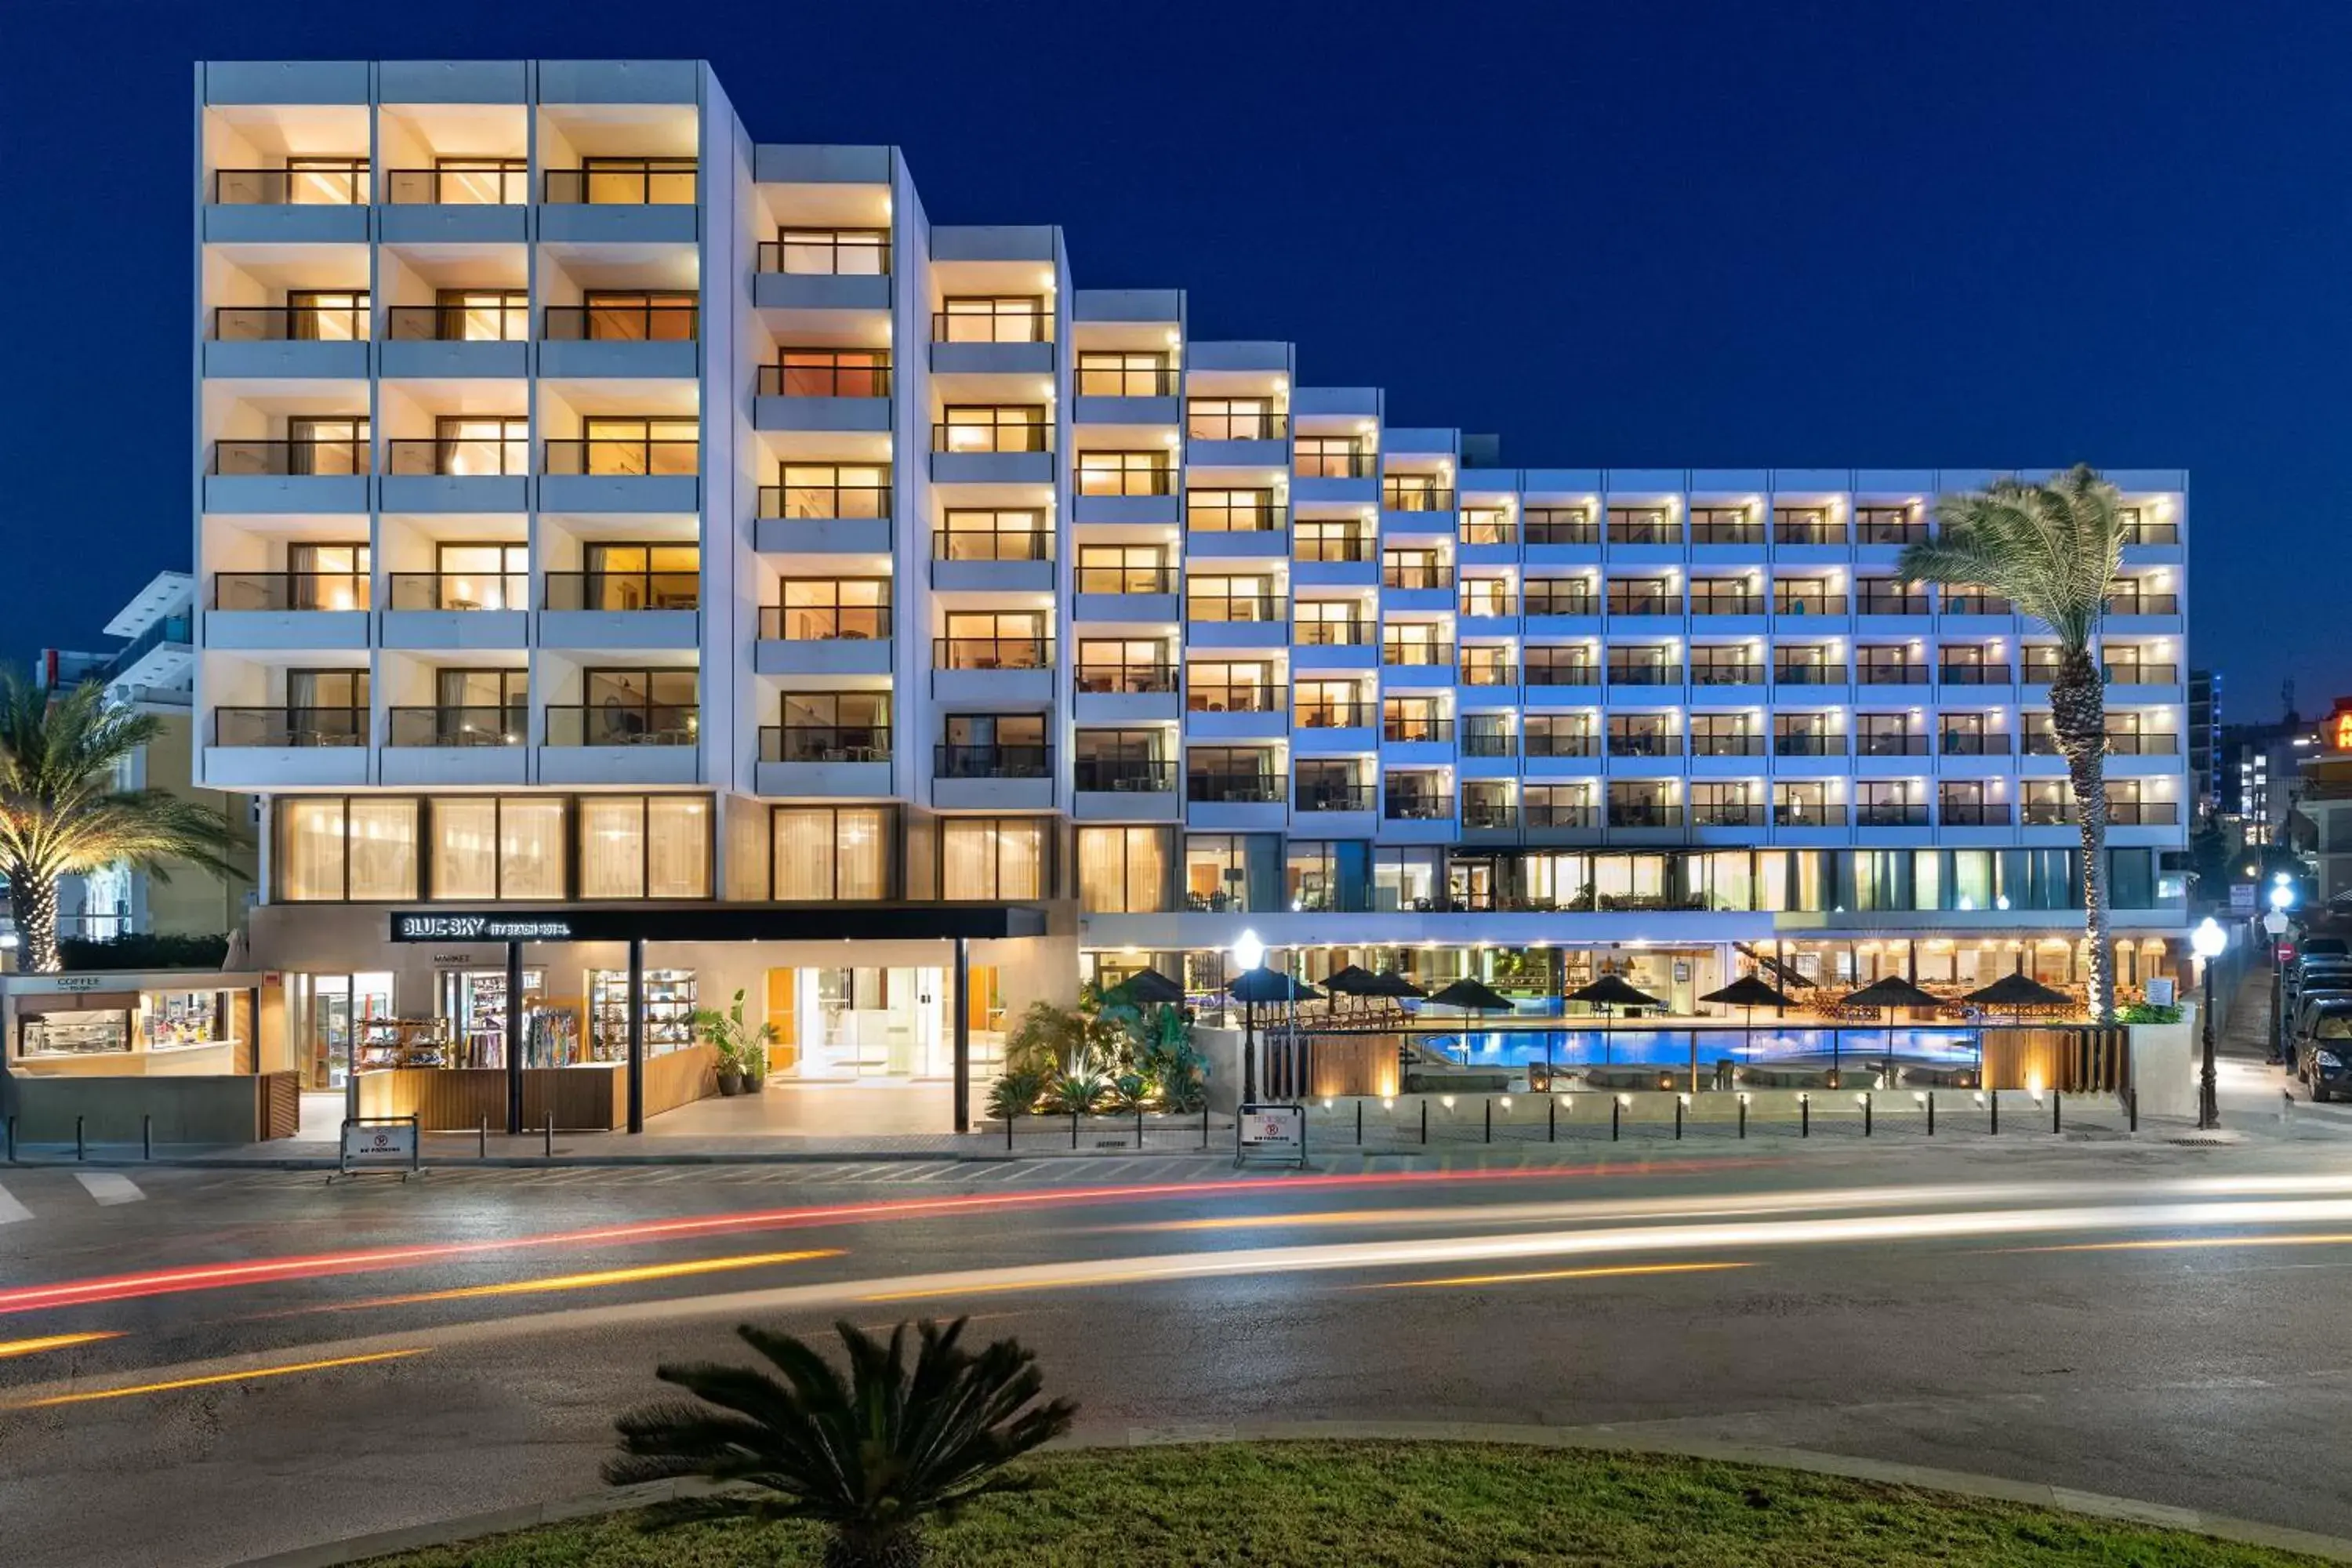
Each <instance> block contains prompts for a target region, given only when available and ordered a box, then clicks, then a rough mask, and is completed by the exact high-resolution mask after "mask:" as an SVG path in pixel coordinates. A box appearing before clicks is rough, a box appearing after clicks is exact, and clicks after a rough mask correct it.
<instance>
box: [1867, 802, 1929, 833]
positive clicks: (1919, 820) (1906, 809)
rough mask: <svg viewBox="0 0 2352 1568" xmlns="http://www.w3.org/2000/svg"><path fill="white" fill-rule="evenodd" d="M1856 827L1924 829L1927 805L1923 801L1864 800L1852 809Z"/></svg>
mask: <svg viewBox="0 0 2352 1568" xmlns="http://www.w3.org/2000/svg"><path fill="white" fill-rule="evenodd" d="M1853 825H1854V826H1856V827H1925V826H1927V802H1926V801H1924V800H1906V801H1884V800H1882V801H1871V800H1865V801H1864V802H1862V803H1861V804H1860V805H1856V806H1855V807H1854V808H1853Z"/></svg>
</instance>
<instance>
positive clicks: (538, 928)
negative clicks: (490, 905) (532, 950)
mask: <svg viewBox="0 0 2352 1568" xmlns="http://www.w3.org/2000/svg"><path fill="white" fill-rule="evenodd" d="M392 940H393V941H394V942H572V941H576V940H578V939H577V938H575V937H574V936H573V934H572V922H571V921H567V920H562V919H549V918H548V917H546V916H543V915H437V914H436V915H405V914H404V915H394V916H393V918H392Z"/></svg>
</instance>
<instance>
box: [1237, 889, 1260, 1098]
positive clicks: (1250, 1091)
mask: <svg viewBox="0 0 2352 1568" xmlns="http://www.w3.org/2000/svg"><path fill="white" fill-rule="evenodd" d="M1231 952H1232V956H1233V961H1234V968H1236V969H1238V970H1240V971H1241V975H1240V979H1241V981H1242V982H1243V984H1244V995H1243V997H1242V1104H1243V1105H1244V1106H1249V1105H1255V1104H1256V1103H1257V1004H1256V1003H1255V1002H1254V1001H1252V1000H1251V999H1250V994H1249V991H1248V986H1247V982H1248V980H1249V977H1250V973H1251V972H1252V971H1254V970H1255V969H1256V968H1257V966H1258V965H1260V964H1261V963H1265V943H1264V942H1260V941H1259V940H1258V935H1257V932H1256V931H1254V930H1252V929H1250V928H1248V927H1246V926H1245V927H1244V928H1243V930H1242V934H1241V935H1239V936H1237V937H1235V938H1234V945H1233V948H1232V949H1231Z"/></svg>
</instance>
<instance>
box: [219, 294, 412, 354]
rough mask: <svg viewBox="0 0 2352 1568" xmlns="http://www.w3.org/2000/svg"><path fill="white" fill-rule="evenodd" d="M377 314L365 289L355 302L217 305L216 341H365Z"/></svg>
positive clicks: (372, 327)
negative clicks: (374, 315) (343, 303)
mask: <svg viewBox="0 0 2352 1568" xmlns="http://www.w3.org/2000/svg"><path fill="white" fill-rule="evenodd" d="M373 333H374V323H373V310H372V309H371V308H370V306H369V304H368V301H367V296H366V295H365V294H364V293H362V295H361V296H360V300H359V302H358V303H357V304H352V305H215V306H214V307H213V341H214V342H221V343H278V342H300V343H308V342H367V340H368V339H369V338H370V337H371V336H373Z"/></svg>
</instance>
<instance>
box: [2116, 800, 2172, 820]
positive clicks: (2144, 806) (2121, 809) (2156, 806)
mask: <svg viewBox="0 0 2352 1568" xmlns="http://www.w3.org/2000/svg"><path fill="white" fill-rule="evenodd" d="M2107 820H2108V821H2109V822H2111V823H2114V824H2115V825H2116V826H2118V827H2169V826H2172V825H2173V824H2175V823H2177V822H2179V820H2180V803H2179V801H2176V800H2111V801H2109V802H2107Z"/></svg>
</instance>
